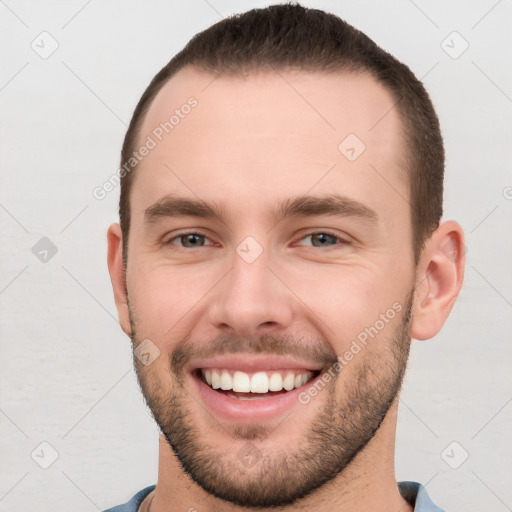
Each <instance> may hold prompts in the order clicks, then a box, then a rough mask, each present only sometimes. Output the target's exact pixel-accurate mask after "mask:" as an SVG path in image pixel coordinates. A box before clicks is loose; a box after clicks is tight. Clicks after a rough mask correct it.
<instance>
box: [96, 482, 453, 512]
mask: <svg viewBox="0 0 512 512" xmlns="http://www.w3.org/2000/svg"><path fill="white" fill-rule="evenodd" d="M155 487H156V485H150V486H149V487H146V488H145V489H142V491H139V492H138V493H137V494H135V496H133V498H132V499H131V500H130V501H127V502H126V503H124V504H123V505H118V506H117V507H112V508H109V509H108V510H104V511H103V512H137V511H138V509H139V506H140V504H141V503H142V502H143V501H144V499H145V498H146V496H147V495H148V494H149V493H150V492H151V491H152V490H153V489H154V488H155ZM398 490H399V491H400V494H401V495H402V496H403V498H404V499H405V500H407V501H408V502H409V503H410V504H411V505H414V512H445V511H444V510H443V509H442V508H439V507H438V506H436V505H434V503H432V501H431V499H430V498H429V496H428V494H427V490H426V489H425V487H424V486H423V485H421V484H419V483H417V482H398Z"/></svg>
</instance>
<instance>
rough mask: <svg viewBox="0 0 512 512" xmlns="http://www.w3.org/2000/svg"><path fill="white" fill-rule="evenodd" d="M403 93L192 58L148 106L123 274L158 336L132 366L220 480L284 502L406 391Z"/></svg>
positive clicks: (176, 443)
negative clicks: (193, 64)
mask: <svg viewBox="0 0 512 512" xmlns="http://www.w3.org/2000/svg"><path fill="white" fill-rule="evenodd" d="M190 97H193V98H195V100H196V101H197V104H196V105H195V106H194V107H193V108H182V106H183V105H185V104H187V100H188V99H189V98H190ZM393 104H394V101H393V99H392V98H391V96H390V94H389V93H387V92H386V91H385V90H384V89H383V88H382V87H381V86H380V85H378V84H377V83H376V82H374V81H373V80H372V79H371V78H369V77H368V76H366V75H354V74H331V75H326V74H320V73H306V72H300V73H298V72H290V71H286V72H285V71H281V72H279V73H274V72H272V73H271V72H265V73H263V72H262V73H253V74H250V75H248V76H246V77H245V78H244V77H242V76H234V77H227V76H222V75H221V76H218V77H217V78H215V79H214V77H213V76H212V75H209V74H206V73H204V72H200V71H197V70H193V69H185V70H183V71H181V72H180V73H179V74H178V75H176V76H175V77H174V78H173V79H172V80H171V81H170V82H168V83H167V84H166V86H165V87H164V88H163V89H162V91H161V92H160V93H159V94H158V96H157V98H156V99H155V101H154V102H153V103H152V105H151V108H150V110H149V112H148V114H147V116H146V118H145V120H144V123H143V125H142V129H141V132H140V136H139V140H138V145H137V146H139V145H141V144H143V143H144V142H145V141H147V140H148V139H147V137H148V136H150V137H151V138H152V139H153V140H154V141H156V143H157V144H156V147H154V148H152V149H151V150H150V151H149V154H148V155H147V156H145V157H144V159H143V160H142V162H141V163H140V164H139V167H138V169H137V171H136V175H135V180H134V184H133V189H132V192H131V199H130V200H131V219H132V220H131V228H130V237H129V249H128V265H127V290H128V300H129V306H130V325H131V330H132V333H131V334H132V339H133V342H134V348H137V347H138V346H139V344H141V343H143V340H147V339H149V340H150V342H148V341H145V342H144V343H145V344H146V345H141V347H145V348H147V347H148V346H149V347H150V348H151V350H149V352H151V351H152V350H153V351H154V349H155V346H156V347H157V348H158V351H159V356H158V357H157V358H156V359H155V360H154V361H153V362H151V364H148V365H145V364H143V362H141V361H140V360H139V359H138V358H136V359H135V361H136V368H137V374H138V378H139V382H140V384H141V387H142V389H143V392H144V396H145V398H146V400H147V403H148V405H149V407H150V408H151V410H152V413H153V415H154V417H155V419H156V421H157V422H158V424H159V426H160V428H161V430H162V432H163V434H164V435H165V438H166V439H167V441H168V442H169V444H170V445H171V446H172V448H173V450H174V453H175V454H176V456H177V457H178V459H179V460H180V462H181V464H182V466H183V468H184V470H185V471H186V472H188V473H189V474H190V476H191V477H192V478H193V479H194V480H195V481H196V482H197V483H198V484H199V485H200V486H202V488H203V489H205V490H206V491H207V492H209V493H211V494H213V495H215V496H217V497H220V498H222V499H225V500H228V501H232V502H233V503H238V504H244V505H247V506H270V505H279V504H289V503H292V502H293V501H294V500H296V499H298V498H300V497H303V496H305V495H307V494H308V493H310V492H311V491H312V490H314V489H315V488H318V487H319V486H321V485H322V484H324V483H326V482H327V481H329V480H331V479H332V478H334V477H335V476H336V475H337V474H339V473H340V472H342V471H343V470H344V469H345V468H346V467H347V466H348V465H349V464H350V462H351V461H352V460H353V458H354V457H355V456H356V455H357V454H358V453H360V452H361V450H363V449H364V448H365V447H366V446H367V443H368V441H369V440H370V439H371V438H372V437H373V436H374V434H375V432H376V431H377V429H378V428H379V426H380V425H381V422H382V420H383V418H384V417H385V416H386V414H387V412H388V410H389V408H390V406H391V405H392V404H393V402H394V401H395V402H396V396H397V393H398V390H399V387H400V382H401V378H402V375H403V371H404V369H405V365H406V361H407V355H408V350H409V342H410V339H409V325H410V322H409V321H410V309H411V308H410V307H411V298H412V293H413V289H414V258H413V251H412V233H411V227H410V206H409V204H408V200H409V187H408V180H407V177H406V173H405V172H404V169H403V160H402V159H403V142H402V141H403V139H402V136H401V132H400V122H399V118H398V113H397V111H396V109H393V108H392V107H393ZM176 109H178V110H179V114H176V115H177V116H178V117H179V121H177V122H176V119H174V124H173V127H172V129H170V130H169V133H168V134H166V133H165V131H164V132H163V133H162V129H160V130H158V127H159V126H160V124H161V123H163V122H165V121H168V120H169V118H170V116H171V115H172V114H173V113H174V112H175V110H176ZM155 130H156V131H155ZM155 134H160V138H161V139H162V140H161V141H159V140H158V137H157V136H156V135H155ZM351 134H352V135H351ZM347 137H348V138H347ZM356 137H357V138H356ZM358 139H359V140H358ZM340 143H341V144H340ZM362 144H364V146H365V147H364V146H363V145H362ZM363 149H364V151H362V150H363ZM170 195H172V199H186V200H190V201H196V202H199V204H201V205H203V206H204V205H205V204H206V205H209V206H212V205H213V206H214V207H215V209H216V211H218V212H219V213H220V214H222V216H221V218H217V217H215V216H211V215H206V214H204V215H202V216H196V215H193V214H192V213H193V212H195V213H197V212H198V211H199V209H198V208H196V209H194V208H192V209H189V211H188V213H187V210H186V208H183V206H184V204H183V203H181V208H179V207H178V206H179V203H173V204H167V207H166V206H165V204H164V201H165V199H170V198H171V196H170ZM166 196H167V197H166ZM324 197H329V198H330V202H329V201H323V202H319V201H318V199H319V198H324ZM308 198H310V199H308ZM311 198H313V199H311ZM297 200H298V201H302V206H303V208H294V209H291V210H290V209H288V210H286V208H285V206H287V205H288V206H290V205H295V206H297V204H296V201H297ZM315 200H316V201H315ZM157 203H158V204H159V205H160V207H157V206H155V205H157ZM327 206H328V207H329V208H327ZM171 213H173V215H170V214H171ZM178 213H179V214H178ZM203 213H204V212H203ZM279 214H281V215H279ZM283 214H284V215H283ZM148 344H149V345H148ZM158 351H155V352H156V353H158ZM350 354H352V356H350ZM338 358H339V359H338ZM327 376H329V377H327ZM307 379H311V380H309V382H306V383H304V382H305V381H306V380H307ZM208 381H212V382H211V384H212V385H209V384H208ZM219 385H220V386H221V387H222V388H229V387H230V385H231V386H233V385H234V386H235V388H236V389H239V390H241V391H237V392H234V391H233V390H231V391H229V390H226V389H224V390H223V389H217V390H214V389H213V387H218V386H219ZM269 385H270V388H271V389H280V388H282V387H283V386H284V387H285V389H282V390H281V391H271V392H267V393H265V392H264V391H265V389H267V387H268V386H269ZM212 386H213V387H212ZM247 386H248V387H247ZM251 386H252V387H251ZM259 386H262V387H259ZM290 387H294V389H289V388H290ZM313 388H314V389H315V390H316V391H315V390H313V391H311V390H312V389H313ZM249 389H252V392H250V391H248V390H249Z"/></svg>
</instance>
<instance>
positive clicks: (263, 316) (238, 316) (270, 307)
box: [209, 252, 294, 336]
mask: <svg viewBox="0 0 512 512" xmlns="http://www.w3.org/2000/svg"><path fill="white" fill-rule="evenodd" d="M269 263H270V261H269V258H268V257H267V256H266V253H265V252H263V254H262V255H261V256H260V257H259V258H258V259H257V260H256V261H253V262H251V263H249V262H247V261H245V260H244V259H243V258H242V257H239V255H238V254H235V255H234V257H233V266H232V268H231V271H230V272H229V273H228V274H227V275H226V276H225V278H224V279H223V280H222V281H221V282H220V283H219V285H218V286H217V287H216V289H215V294H213V295H212V297H211V306H210V308H209V321H210V325H213V326H214V327H215V328H216V329H221V330H224V331H231V332H230V334H237V335H239V336H253V335H257V334H261V333H263V332H265V331H267V330H268V329H269V328H272V330H283V329H286V328H287V327H289V325H290V323H291V322H292V319H293V312H294V308H293V306H294V304H293V294H292V293H291V292H290V290H289V289H288V288H287V287H286V286H285V285H284V284H283V281H282V279H280V278H279V277H278V276H277V273H276V272H275V270H274V269H271V268H269V267H270V266H269Z"/></svg>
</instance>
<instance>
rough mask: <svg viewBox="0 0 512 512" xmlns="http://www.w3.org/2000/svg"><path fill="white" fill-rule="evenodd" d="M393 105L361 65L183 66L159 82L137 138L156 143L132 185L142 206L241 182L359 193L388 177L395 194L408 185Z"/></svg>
mask: <svg viewBox="0 0 512 512" xmlns="http://www.w3.org/2000/svg"><path fill="white" fill-rule="evenodd" d="M395 105H396V100H395V99H394V98H393V97H392V95H391V94H390V93H389V91H387V90H386V89H385V88H384V87H383V86H382V85H380V84H379V83H377V82H376V81H375V80H374V79H373V78H372V77H371V76H369V75H368V74H366V73H357V74H356V73H330V74H327V73H319V72H306V71H298V70H281V71H277V70H276V71H255V72H252V73H248V74H245V75H237V74H233V75H224V74H220V75H217V76H216V75H213V74H211V73H207V72H205V71H202V70H198V69H196V68H191V67H188V68H185V69H183V70H181V71H180V72H178V73H177V74H176V75H175V76H174V77H173V78H172V79H170V80H169V81H168V82H167V83H166V84H165V85H164V87H163V88H162V89H161V90H160V92H159V93H158V95H157V96H156V98H155V99H154V100H153V102H152V104H151V106H150V108H149V110H148V112H147V114H146V116H145V118H144V120H143V122H142V125H141V130H140V132H139V138H138V144H137V146H141V145H143V144H145V142H146V141H148V140H149V139H151V141H152V145H153V144H154V147H153V148H152V149H151V151H149V154H147V156H145V157H144V158H143V159H142V160H141V161H140V163H139V165H138V168H137V171H136V174H135V180H134V183H135V185H134V189H136V190H137V192H136V194H139V193H140V195H141V197H143V198H145V203H146V206H149V203H150V202H151V203H152V202H154V201H156V200H157V199H158V198H159V197H161V196H163V195H165V193H172V192H176V191H177V190H178V189H179V190H181V191H182V192H184V193H186V195H188V196H191V195H197V196H199V197H201V196H203V195H208V196H209V197H210V198H212V199H214V200H217V199H220V200H221V199H222V198H223V197H226V194H227V193H232V192H235V193H239V194H244V193H245V192H246V191H245V190H244V187H247V188H248V190H249V189H250V190H251V191H252V194H253V195H254V194H256V195H260V196H261V197H268V196H273V197H274V198H275V197H276V196H278V195H279V194H280V193H282V196H283V197H285V196H287V195H297V194H301V193H305V192H307V189H309V188H311V187H313V186H315V187H316V188H317V190H316V191H320V190H318V189H322V188H323V189H324V190H327V189H331V188H332V187H337V188H339V187H342V188H344V190H338V191H339V192H343V193H345V192H347V191H348V192H351V193H352V196H354V195H355V196H357V195H358V194H359V196H360V197H356V199H360V200H362V199H364V196H365V195H368V194H370V196H372V195H373V196H375V195H376V192H377V191H376V189H375V183H378V185H379V186H381V187H382V185H383V184H384V183H385V182H386V181H387V182H388V188H389V189H390V190H387V191H386V192H387V195H388V196H391V197H393V194H395V197H394V199H395V200H396V199H397V196H396V193H397V190H396V189H397V188H398V189H400V190H401V192H400V193H399V195H402V196H403V195H406V196H407V195H408V192H407V179H406V175H405V173H404V172H403V168H404V165H403V138H402V133H401V123H400V119H399V114H398V111H397V109H396V108H395ZM329 170H333V172H329ZM315 183H317V184H318V185H315ZM393 189H395V191H394V192H392V190H393ZM287 192H289V194H287ZM391 192H392V193H391ZM133 194H134V191H133V190H132V193H131V196H132V197H133ZM388 199H389V197H388ZM382 200H384V199H382ZM142 206H143V205H142V203H141V204H140V207H141V208H142Z"/></svg>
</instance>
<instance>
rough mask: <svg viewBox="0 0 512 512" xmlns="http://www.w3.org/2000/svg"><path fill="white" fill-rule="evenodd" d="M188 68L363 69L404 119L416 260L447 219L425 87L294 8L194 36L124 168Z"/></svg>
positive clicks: (137, 114) (129, 137) (132, 139)
mask: <svg viewBox="0 0 512 512" xmlns="http://www.w3.org/2000/svg"><path fill="white" fill-rule="evenodd" d="M185 66H195V67H197V68H199V69H202V70H205V71H208V72H212V73H215V74H219V73H221V74H233V73H241V72H244V71H250V70H256V69H266V68H269V69H279V70H282V69H286V68H295V69H303V70H306V71H318V72H321V71H327V72H343V71H348V72H361V71H363V72H364V71H366V72H368V73H369V74H370V75H371V76H373V77H374V79H375V80H376V81H377V82H378V83H380V84H382V85H383V86H384V87H385V88H386V89H387V90H388V91H389V92H390V93H391V94H392V96H393V98H394V100H395V105H396V108H397V110H398V112H399V114H400V118H401V121H402V132H403V136H404V142H405V145H404V147H405V148H406V150H405V155H404V157H405V161H406V162H407V171H408V175H409V182H410V205H411V225H412V235H413V249H414V255H415V259H416V262H417V261H418V258H419V255H420V253H421V250H422V248H423V246H424V243H425V241H426V239H427V238H428V237H429V236H430V235H431V234H432V232H433V231H434V230H435V229H436V228H437V227H438V225H439V221H440V219H441V216H442V213H443V175H444V148H443V139H442V136H441V132H440V128H439V120H438V118H437V115H436V113H435V110H434V107H433V105H432V102H431V100H430V97H429V95H428V93H427V92H426V90H425V88H424V87H423V84H422V83H421V82H420V81H419V80H418V79H417V78H416V77H415V75H414V74H413V73H412V71H411V70H410V69H409V68H408V67H407V66H406V65H405V64H403V63H401V62H400V61H398V60H397V59H396V58H395V57H393V56H392V55H390V54H389V53H387V52H386V51H384V50H383V49H382V48H380V47H379V46H377V45H376V44H375V43H374V42H373V41H372V40H371V39H370V38H369V37H367V36H366V35H365V34H363V33H362V32H360V31H359V30H357V29H356V28H354V27H353V26H351V25H349V24H348V23H346V22H345V21H343V20H342V19H341V18H339V17H337V16H335V15H333V14H329V13H326V12H324V11H321V10H317V9H308V8H304V7H302V6H300V5H297V4H283V5H273V6H270V7H267V8H263V9H253V10H251V11H248V12H246V13H243V14H240V15H236V16H231V17H229V18H225V19H223V20H222V21H219V22H218V23H216V24H215V25H213V26H211V27H210V28H208V29H206V30H204V31H203V32H200V33H198V34H196V35H195V36H194V37H193V38H192V39H191V40H190V41H189V43H188V44H187V45H186V46H185V48H184V49H183V50H181V51H180V52H179V53H178V54H176V55H175V56H174V57H173V58H172V59H171V60H170V61H169V62H168V64H167V65H166V66H165V67H163V68H162V69H161V70H160V71H159V72H158V73H157V74H156V75H155V77H154V78H153V80H152V81H151V83H150V84H149V86H148V87H147V89H146V90H145V91H144V94H143V95H142V97H141V98H140V100H139V103H138V104H137V106H136V108H135V111H134V113H133V116H132V119H131V121H130V125H129V127H128V130H127V132H126V136H125V139H124V143H123V148H122V154H121V168H123V166H125V165H126V162H127V161H128V160H129V158H130V157H131V156H132V154H133V151H134V148H135V144H136V139H137V136H138V135H139V131H140V127H141V125H142V121H143V119H144V116H145V115H146V113H147V111H148V109H149V107H150V106H151V103H152V101H153V99H154V98H155V96H156V95H157V94H158V92H159V91H160V90H161V89H162V87H163V86H164V85H165V83H166V82H167V81H168V80H169V79H170V78H171V77H173V76H174V75H175V74H176V73H177V72H178V71H180V70H181V69H183V68H184V67H185ZM134 172H135V171H132V172H128V173H126V174H124V175H122V176H121V196H120V200H119V218H120V224H121V230H122V234H123V261H124V263H125V264H126V260H127V251H128V233H129V229H130V202H129V196H130V190H131V185H132V182H133V174H134Z"/></svg>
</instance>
